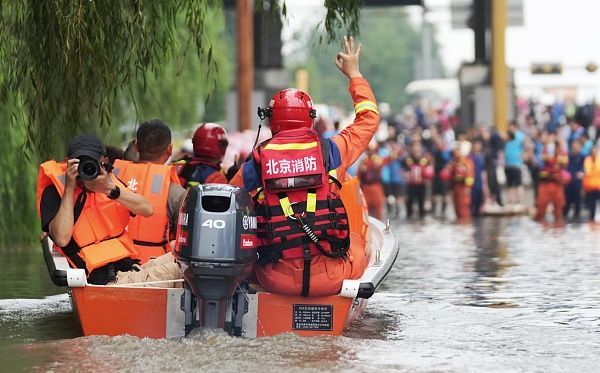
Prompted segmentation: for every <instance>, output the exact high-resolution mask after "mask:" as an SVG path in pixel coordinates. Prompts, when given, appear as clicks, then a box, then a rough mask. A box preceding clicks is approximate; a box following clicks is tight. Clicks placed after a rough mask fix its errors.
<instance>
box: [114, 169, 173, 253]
mask: <svg viewBox="0 0 600 373" xmlns="http://www.w3.org/2000/svg"><path fill="white" fill-rule="evenodd" d="M114 167H115V170H117V171H116V172H117V173H118V176H119V178H120V179H121V180H122V181H123V182H124V183H125V184H127V185H128V187H129V189H131V191H133V192H135V193H137V194H140V195H142V196H144V197H145V198H146V199H147V200H148V201H150V203H151V204H152V208H153V210H154V213H153V214H152V216H150V217H148V218H145V217H143V216H139V215H138V216H135V217H133V218H131V220H130V221H129V225H128V228H127V230H128V232H129V236H130V237H131V239H132V240H133V241H134V242H135V243H136V246H138V248H139V249H143V246H164V245H167V244H168V228H169V219H168V215H167V202H168V199H169V186H170V185H171V183H176V184H179V178H178V177H177V172H176V170H175V168H174V167H173V166H170V165H160V164H154V163H133V162H129V161H123V160H116V161H115V164H114ZM141 242H143V243H147V245H143V244H141Z"/></svg>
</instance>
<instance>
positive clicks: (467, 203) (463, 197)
mask: <svg viewBox="0 0 600 373" xmlns="http://www.w3.org/2000/svg"><path fill="white" fill-rule="evenodd" d="M452 197H453V198H452V199H453V201H454V211H455V212H456V217H457V218H458V219H468V218H470V217H471V187H470V186H467V185H464V184H454V192H453V196H452Z"/></svg>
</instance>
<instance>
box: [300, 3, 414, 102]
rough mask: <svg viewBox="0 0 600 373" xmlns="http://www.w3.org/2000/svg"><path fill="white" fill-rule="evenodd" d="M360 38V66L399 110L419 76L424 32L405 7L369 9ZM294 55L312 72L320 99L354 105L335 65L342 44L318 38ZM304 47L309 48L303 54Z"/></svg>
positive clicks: (313, 86) (377, 91) (379, 95)
mask: <svg viewBox="0 0 600 373" xmlns="http://www.w3.org/2000/svg"><path fill="white" fill-rule="evenodd" d="M359 26H360V29H361V34H360V38H359V41H360V42H361V43H362V44H363V53H362V54H361V57H360V68H361V72H362V73H363V75H364V76H365V77H366V78H367V79H368V80H369V83H370V84H371V86H372V87H373V90H374V92H375V95H376V97H377V100H378V101H380V102H387V103H389V104H390V105H391V107H392V109H393V110H396V111H399V110H401V109H402V106H403V105H405V104H406V103H407V97H406V95H405V93H404V88H405V87H406V85H407V84H408V83H409V82H410V81H412V80H414V79H415V78H416V67H417V65H418V63H419V59H420V56H421V42H420V40H421V39H420V35H419V33H418V31H417V30H415V28H414V27H413V26H412V25H411V24H410V22H409V19H408V17H407V15H406V14H405V12H404V11H403V10H401V9H385V10H382V9H368V10H364V11H363V12H362V14H361V18H360V22H359ZM303 44H304V48H302V49H299V50H298V53H297V55H296V56H292V62H291V64H292V65H293V66H294V67H298V68H299V67H302V68H306V69H308V70H309V72H310V92H311V95H312V96H313V98H314V99H315V100H316V101H318V102H327V103H334V104H339V105H341V106H344V107H346V108H347V109H350V108H351V107H350V104H351V102H349V100H348V94H347V82H346V81H345V80H344V79H341V78H340V76H339V74H338V73H337V71H336V70H337V69H336V68H335V66H334V63H333V62H334V61H333V58H334V57H333V56H335V54H336V52H338V51H339V50H340V49H339V48H340V47H339V46H338V45H333V44H330V45H322V44H320V43H318V42H316V40H315V38H314V37H313V39H307V40H305V41H304V43H303ZM303 50H309V51H310V52H309V53H308V54H303Z"/></svg>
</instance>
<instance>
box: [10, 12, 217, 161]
mask: <svg viewBox="0 0 600 373" xmlns="http://www.w3.org/2000/svg"><path fill="white" fill-rule="evenodd" d="M0 6H1V8H0V9H1V10H0V57H1V58H0V69H1V72H2V74H4V77H5V80H4V82H3V85H2V90H1V92H2V95H1V97H0V98H2V99H3V100H2V101H3V102H4V103H6V98H7V97H8V96H11V95H14V94H17V95H18V97H19V99H20V100H21V102H22V104H23V107H24V108H25V109H26V113H27V115H26V116H25V115H22V113H20V112H18V111H15V112H13V116H12V118H13V123H14V124H26V128H27V142H28V145H29V148H30V149H36V150H38V151H39V152H40V155H42V156H44V157H46V156H49V155H50V154H52V153H53V151H55V150H56V146H52V145H51V144H55V145H59V144H60V141H58V142H50V143H49V142H48V141H47V140H48V139H62V140H63V141H64V140H65V139H66V138H69V137H71V135H72V134H73V133H75V132H76V131H78V130H80V129H90V128H94V127H97V123H99V124H100V125H101V126H104V125H107V124H109V123H110V122H111V116H110V113H111V107H112V105H113V103H114V101H115V99H116V97H117V96H118V93H119V92H120V91H121V90H127V89H131V87H132V84H133V83H134V82H136V80H137V78H140V77H141V78H143V77H144V74H145V73H146V71H152V72H156V71H159V70H160V68H161V63H162V62H163V61H165V60H167V59H169V58H172V57H173V56H174V54H175V52H176V41H177V37H176V35H175V30H176V27H177V22H178V17H177V15H178V14H179V13H182V14H184V15H185V26H186V27H187V28H188V29H189V35H190V41H191V42H192V43H194V46H195V49H196V50H197V52H198V56H199V57H200V58H201V59H202V60H203V62H204V63H203V64H204V65H205V66H207V68H208V70H209V71H210V70H211V69H213V70H212V71H214V70H215V69H216V66H215V64H214V60H212V58H211V47H210V41H209V40H207V38H206V36H207V33H206V32H205V31H206V29H205V26H206V24H207V22H206V19H207V17H209V16H210V15H211V14H212V13H211V12H210V10H211V9H214V8H215V7H217V8H218V7H220V6H221V5H220V2H219V1H214V0H206V1H185V0H155V1H141V0H134V1H83V0H81V1H72V0H54V1H37V0H28V1H14V2H13V1H10V2H2V4H1V5H0ZM213 85H216V83H214V84H213Z"/></svg>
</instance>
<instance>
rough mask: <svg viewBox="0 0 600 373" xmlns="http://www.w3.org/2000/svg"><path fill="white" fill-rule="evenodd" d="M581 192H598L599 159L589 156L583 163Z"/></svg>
mask: <svg viewBox="0 0 600 373" xmlns="http://www.w3.org/2000/svg"><path fill="white" fill-rule="evenodd" d="M583 190H585V191H586V192H588V191H594V190H600V158H595V157H593V156H591V155H589V156H587V157H585V160H584V161H583Z"/></svg>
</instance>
